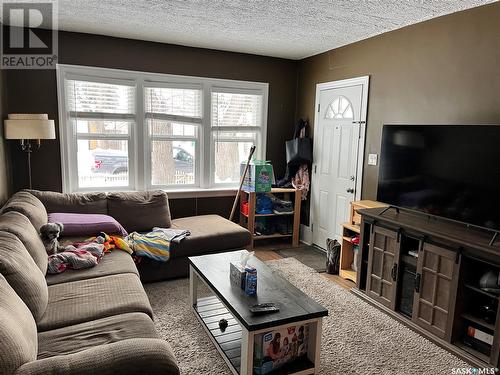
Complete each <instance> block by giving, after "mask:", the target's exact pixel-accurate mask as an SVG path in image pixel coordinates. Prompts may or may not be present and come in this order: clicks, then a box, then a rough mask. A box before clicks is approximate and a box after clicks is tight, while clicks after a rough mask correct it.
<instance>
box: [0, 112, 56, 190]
mask: <svg viewBox="0 0 500 375" xmlns="http://www.w3.org/2000/svg"><path fill="white" fill-rule="evenodd" d="M4 133H5V139H18V140H20V142H21V149H22V150H23V151H24V152H26V154H27V158H28V178H29V187H30V189H32V185H31V152H32V151H33V149H32V146H31V141H33V140H36V149H37V150H38V149H39V148H40V143H41V140H42V139H55V138H56V130H55V125H54V120H49V116H48V115H47V114H21V113H11V114H9V116H8V119H7V120H5V121H4Z"/></svg>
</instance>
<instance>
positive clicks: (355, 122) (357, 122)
mask: <svg viewBox="0 0 500 375" xmlns="http://www.w3.org/2000/svg"><path fill="white" fill-rule="evenodd" d="M352 123H353V124H366V121H353V122H352Z"/></svg>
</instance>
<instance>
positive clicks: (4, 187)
mask: <svg viewBox="0 0 500 375" xmlns="http://www.w3.org/2000/svg"><path fill="white" fill-rule="evenodd" d="M5 117H6V112H5V90H4V72H3V70H0V205H2V204H3V203H4V202H5V201H6V200H7V198H8V197H9V192H10V176H9V161H8V153H7V150H6V148H7V147H6V146H7V145H6V141H5V140H4V138H3V120H4V118H5Z"/></svg>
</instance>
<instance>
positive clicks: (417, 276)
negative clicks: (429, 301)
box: [415, 273, 421, 293]
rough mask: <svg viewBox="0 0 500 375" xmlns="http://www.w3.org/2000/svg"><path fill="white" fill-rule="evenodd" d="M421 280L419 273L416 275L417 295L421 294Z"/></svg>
mask: <svg viewBox="0 0 500 375" xmlns="http://www.w3.org/2000/svg"><path fill="white" fill-rule="evenodd" d="M420 279H421V275H420V274H419V273H417V274H416V275H415V292H416V293H420Z"/></svg>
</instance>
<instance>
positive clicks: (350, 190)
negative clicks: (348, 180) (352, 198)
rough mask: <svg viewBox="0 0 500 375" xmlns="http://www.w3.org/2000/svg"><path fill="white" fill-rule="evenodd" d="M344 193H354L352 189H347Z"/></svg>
mask: <svg viewBox="0 0 500 375" xmlns="http://www.w3.org/2000/svg"><path fill="white" fill-rule="evenodd" d="M346 191H347V192H348V193H351V194H353V193H354V189H353V188H348V189H347V190H346Z"/></svg>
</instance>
